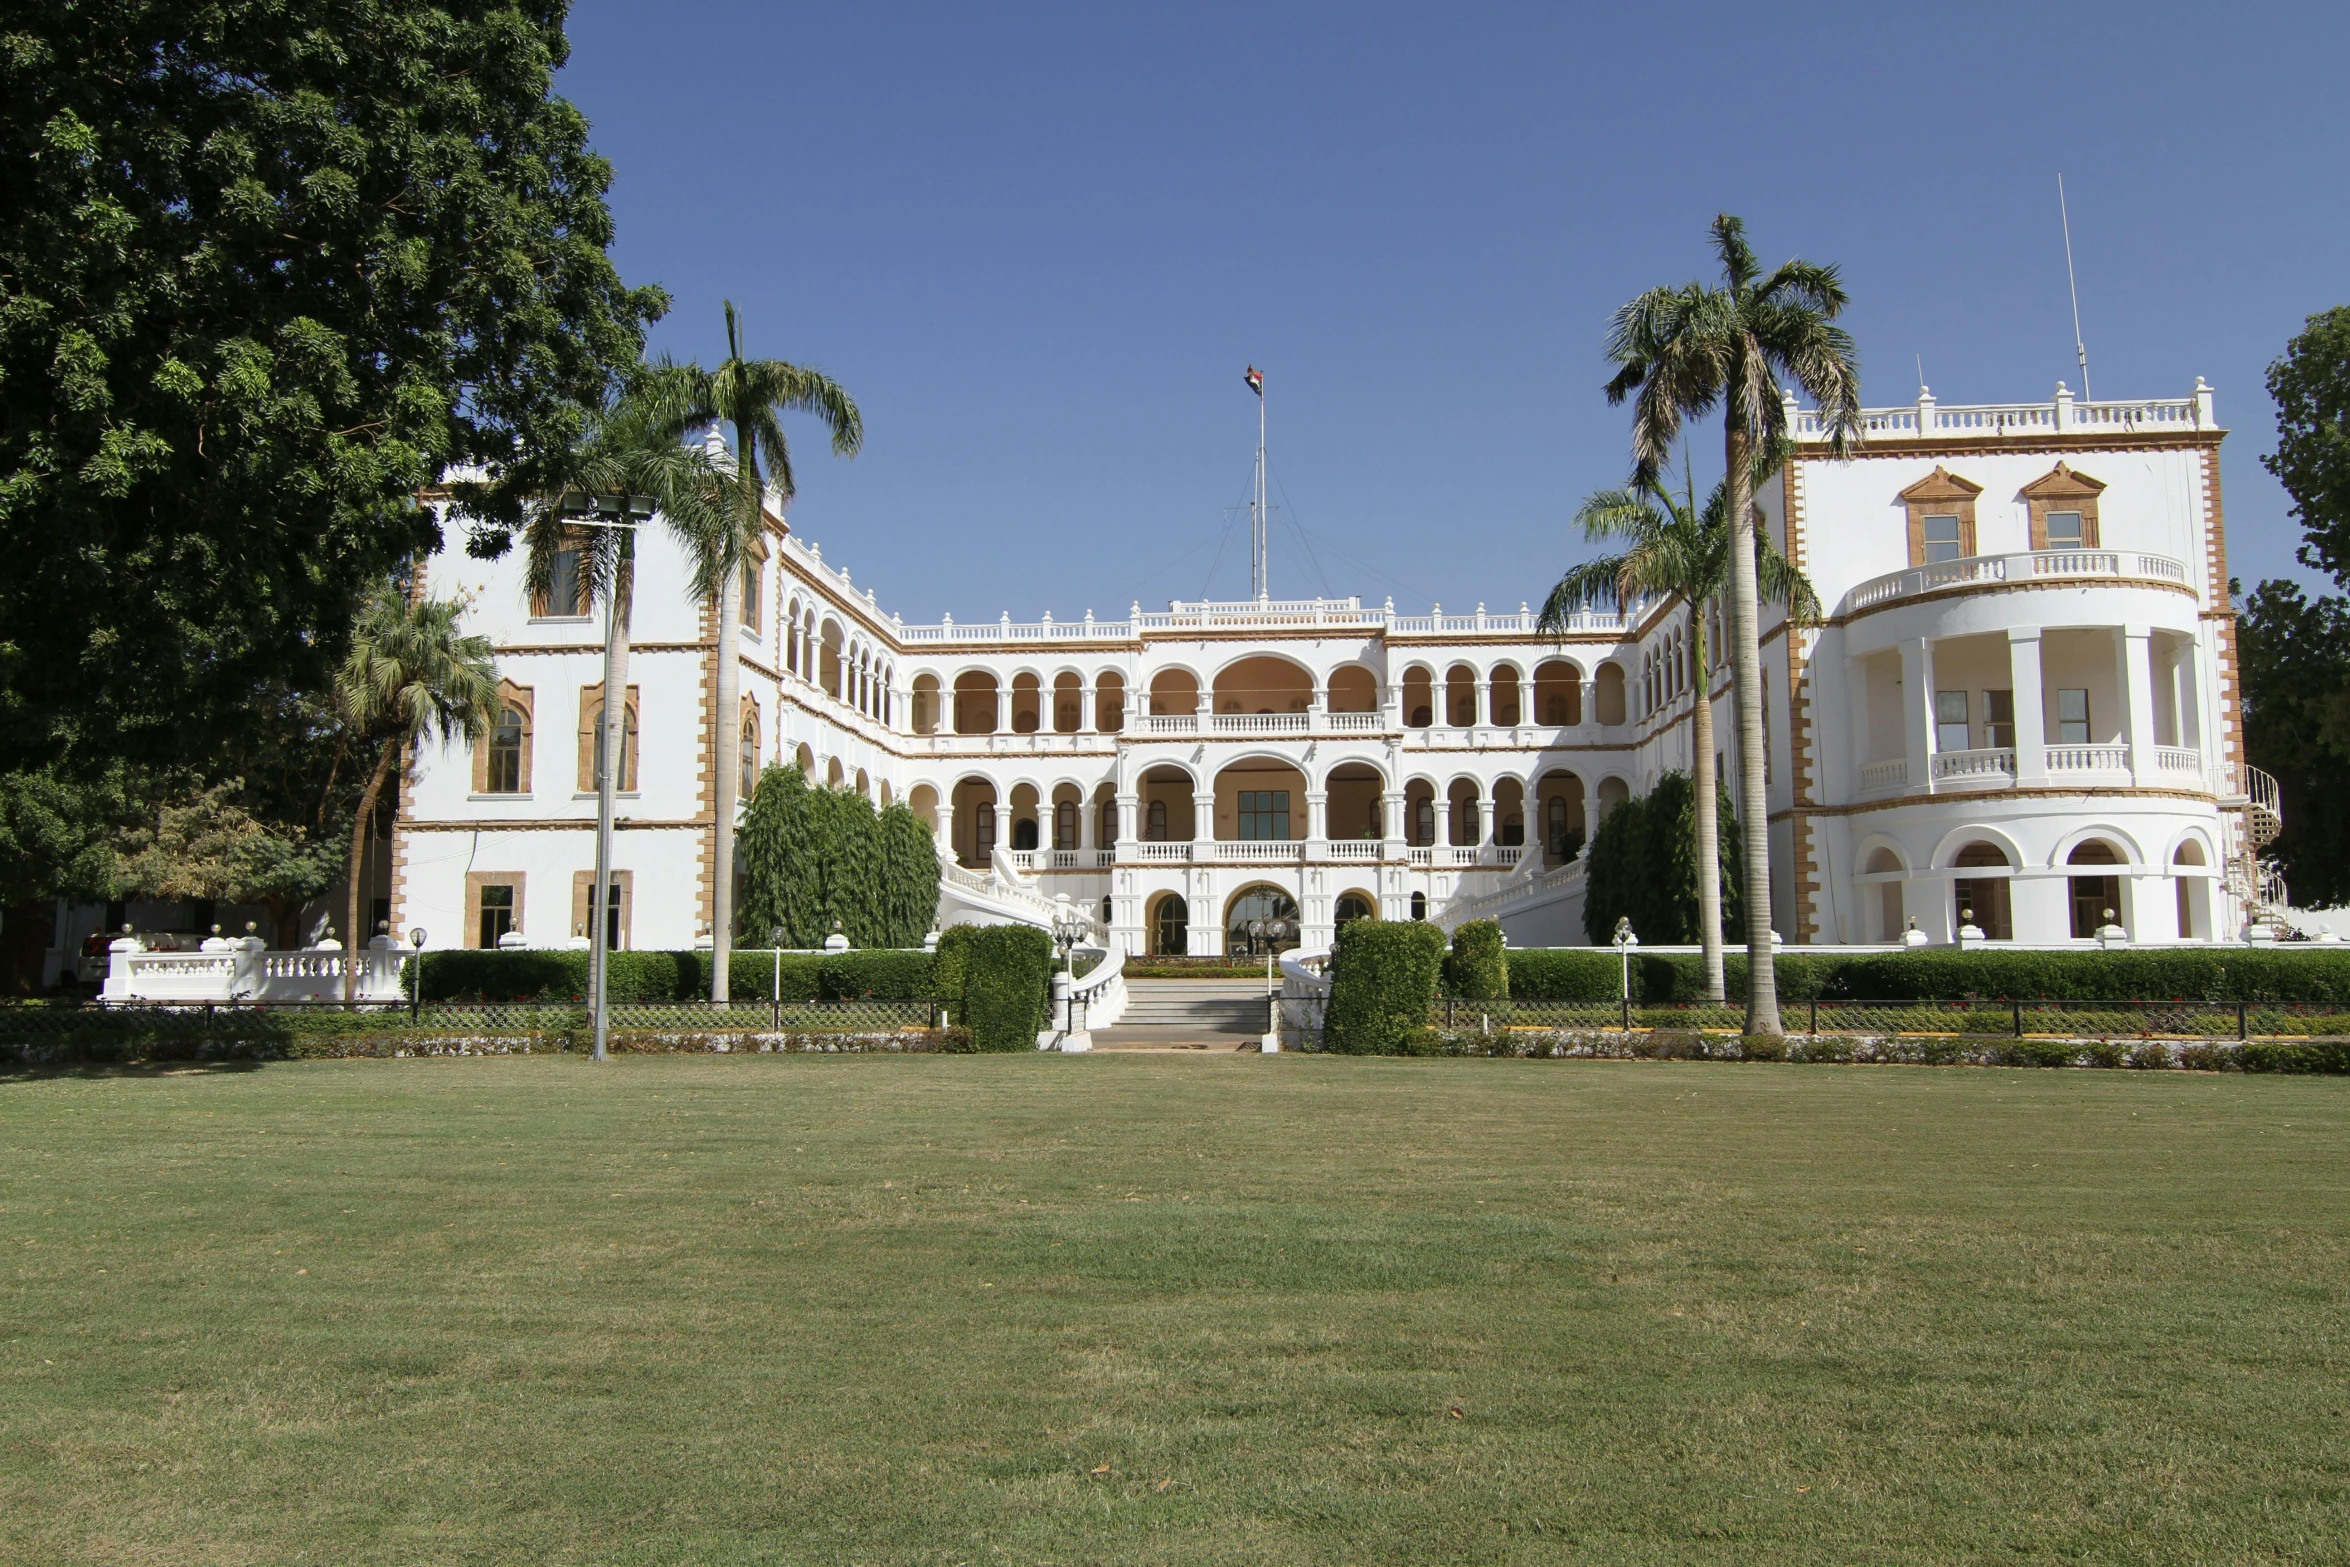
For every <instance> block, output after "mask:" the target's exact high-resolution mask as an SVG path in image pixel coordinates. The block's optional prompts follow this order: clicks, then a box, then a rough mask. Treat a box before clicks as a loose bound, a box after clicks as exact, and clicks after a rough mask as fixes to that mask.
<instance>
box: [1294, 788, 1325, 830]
mask: <svg viewBox="0 0 2350 1567" xmlns="http://www.w3.org/2000/svg"><path fill="white" fill-rule="evenodd" d="M1329 805H1330V791H1328V790H1327V789H1308V790H1307V791H1306V820H1305V829H1306V830H1305V831H1304V832H1302V833H1300V834H1299V835H1298V836H1300V837H1302V838H1305V839H1307V840H1309V841H1311V842H1314V843H1320V842H1322V841H1323V840H1324V839H1326V838H1328V837H1329V836H1330V815H1329Z"/></svg>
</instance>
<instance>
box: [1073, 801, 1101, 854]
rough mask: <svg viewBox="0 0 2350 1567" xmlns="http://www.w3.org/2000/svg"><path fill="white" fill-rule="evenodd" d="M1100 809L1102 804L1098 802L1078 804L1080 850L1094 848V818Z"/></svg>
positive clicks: (1078, 845) (1081, 802) (1078, 840)
mask: <svg viewBox="0 0 2350 1567" xmlns="http://www.w3.org/2000/svg"><path fill="white" fill-rule="evenodd" d="M1100 809H1101V802H1100V801H1098V800H1079V801H1078V802H1077V847H1078V848H1080V849H1090V848H1092V847H1093V818H1094V813H1095V812H1096V811H1099V810H1100Z"/></svg>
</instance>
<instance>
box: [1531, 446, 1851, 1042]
mask: <svg viewBox="0 0 2350 1567" xmlns="http://www.w3.org/2000/svg"><path fill="white" fill-rule="evenodd" d="M1783 457H1784V453H1783V451H1782V450H1781V449H1780V448H1778V447H1775V446H1774V447H1765V448H1763V449H1761V450H1760V451H1758V452H1757V453H1756V454H1755V470H1756V471H1755V475H1754V482H1755V483H1757V484H1760V483H1761V482H1762V481H1763V480H1764V479H1766V478H1768V477H1769V476H1770V475H1771V474H1772V473H1773V472H1775V471H1776V470H1777V468H1778V465H1779V463H1780V461H1781V460H1782V459H1783ZM1729 504H1730V501H1729V486H1728V484H1727V483H1724V484H1717V485H1716V486H1714V491H1713V494H1711V495H1710V496H1708V497H1707V498H1706V503H1705V509H1704V510H1703V511H1702V512H1700V511H1699V510H1698V509H1697V504H1696V493H1695V490H1694V487H1693V486H1691V485H1690V484H1688V483H1687V482H1686V479H1685V480H1684V483H1683V489H1682V495H1681V497H1680V498H1679V499H1677V500H1676V499H1675V498H1674V497H1673V496H1672V494H1671V493H1670V492H1668V491H1666V490H1664V489H1662V488H1659V487H1651V488H1649V489H1646V490H1640V489H1625V490H1602V491H1600V492H1598V493H1597V494H1595V495H1593V496H1592V497H1591V498H1590V499H1589V500H1586V501H1585V502H1584V503H1583V506H1582V509H1581V510H1580V511H1578V512H1577V513H1576V514H1575V520H1576V522H1577V523H1579V524H1580V525H1581V526H1582V529H1583V536H1584V537H1585V538H1587V539H1591V540H1594V541H1598V540H1603V539H1604V540H1617V539H1620V540H1622V541H1624V546H1625V547H1624V548H1623V549H1622V550H1620V551H1618V552H1617V553H1615V554H1613V555H1603V556H1601V557H1600V558H1599V559H1597V560H1593V561H1587V562H1585V563H1584V564H1582V565H1580V566H1577V567H1575V568H1574V569H1573V570H1572V571H1569V572H1568V573H1567V574H1566V575H1565V576H1563V577H1561V578H1560V579H1559V581H1558V585H1557V586H1556V587H1554V588H1552V589H1551V590H1550V596H1549V597H1548V598H1546V599H1544V600H1543V604H1542V617H1541V621H1540V625H1541V629H1542V630H1544V631H1546V632H1549V633H1551V634H1553V635H1557V634H1560V633H1563V632H1564V631H1565V630H1566V628H1567V623H1568V619H1569V617H1570V616H1572V615H1573V614H1574V612H1575V611H1576V610H1578V609H1582V608H1585V607H1586V606H1589V605H1591V604H1596V603H1600V602H1602V601H1607V602H1613V603H1617V604H1631V603H1633V602H1635V601H1636V600H1639V599H1642V598H1649V597H1658V598H1678V599H1680V600H1681V602H1682V605H1683V606H1684V609H1685V612H1686V613H1687V615H1688V619H1689V671H1690V677H1691V680H1692V682H1693V684H1694V686H1695V689H1696V692H1697V699H1696V700H1695V701H1693V702H1692V703H1691V704H1690V722H1691V724H1692V725H1693V726H1694V727H1695V730H1696V733H1695V737H1694V750H1695V752H1696V779H1695V789H1694V798H1695V800H1696V809H1695V812H1694V815H1693V818H1692V821H1691V824H1690V827H1691V832H1692V835H1693V841H1694V843H1695V845H1696V856H1697V874H1696V882H1697V901H1698V915H1697V921H1696V925H1697V932H1698V940H1699V942H1700V943H1701V944H1702V946H1703V947H1704V952H1705V986H1706V990H1705V993H1706V997H1707V999H1708V1000H1712V1001H1719V1000H1720V999H1722V886H1723V870H1722V865H1721V863H1720V856H1719V852H1718V849H1717V847H1716V846H1717V844H1718V843H1719V841H1720V831H1721V829H1720V827H1719V825H1718V823H1717V822H1716V821H1715V816H1714V813H1715V809H1716V804H1717V800H1718V798H1719V786H1718V784H1717V781H1716V780H1715V778H1714V712H1713V659H1712V656H1711V649H1710V647H1709V646H1708V638H1707V635H1706V623H1707V617H1706V613H1705V611H1706V607H1707V605H1708V604H1710V603H1712V602H1713V601H1714V600H1715V599H1717V598H1718V597H1719V596H1720V595H1721V594H1722V592H1723V591H1724V589H1725V588H1727V586H1728V585H1729V575H1730V542H1731V538H1732V529H1731V528H1730V526H1729V522H1728V509H1729ZM1750 531H1751V534H1752V537H1753V540H1754V549H1755V555H1756V558H1755V574H1756V579H1757V583H1758V587H1759V592H1760V594H1761V596H1762V597H1763V598H1766V599H1768V600H1769V601H1771V602H1772V603H1775V604H1784V605H1786V606H1788V608H1789V610H1790V612H1791V613H1792V614H1793V615H1794V617H1795V618H1796V619H1797V620H1816V619H1817V618H1818V617H1819V611H1820V605H1819V597H1818V595H1817V594H1815V593H1814V592H1813V591H1812V587H1811V583H1810V582H1809V581H1808V580H1806V578H1805V577H1804V575H1803V573H1802V572H1800V571H1797V570H1796V569H1795V567H1794V565H1793V564H1792V563H1790V562H1789V561H1788V559H1787V557H1786V556H1785V555H1783V554H1782V553H1780V550H1779V547H1778V545H1777V544H1775V543H1773V542H1772V540H1771V536H1770V535H1769V534H1768V533H1765V532H1763V531H1762V530H1761V529H1753V530H1750ZM1633 927H1634V929H1639V928H1641V927H1640V925H1639V922H1638V921H1634V922H1633ZM1613 928H1614V922H1613V916H1611V917H1610V922H1609V929H1610V930H1611V931H1612V930H1613Z"/></svg>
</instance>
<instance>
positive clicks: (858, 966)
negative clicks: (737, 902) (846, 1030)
mask: <svg viewBox="0 0 2350 1567" xmlns="http://www.w3.org/2000/svg"><path fill="white" fill-rule="evenodd" d="M588 957H589V954H587V953H585V952H575V951H570V950H562V951H554V952H541V951H530V950H521V951H502V952H427V953H425V954H424V999H425V1000H427V1001H460V1000H481V1001H529V1000H534V999H537V1000H547V1001H569V1000H571V999H572V998H574V997H583V998H584V997H585V996H586V995H587V985H588ZM611 961H612V999H613V1000H614V1001H705V1000H707V999H709V995H710V954H709V953H707V952H698V951H697V952H615V953H613V954H612V955H611ZM415 963H416V960H415V959H414V958H411V959H409V960H408V964H407V966H406V968H405V969H404V971H403V974H402V982H403V985H405V984H406V983H407V982H408V981H410V980H411V979H412V978H413V976H414V968H415ZM931 966H932V964H931V955H930V954H929V953H927V952H924V951H921V950H920V949H918V948H917V949H909V950H897V949H886V948H885V949H879V950H873V951H864V952H826V953H816V952H785V953H781V954H778V953H774V952H770V951H765V950H746V949H740V948H738V949H737V950H736V951H735V953H734V955H733V959H732V961H731V962H730V963H729V964H728V966H727V983H726V991H727V995H728V996H729V997H731V998H732V999H734V1000H736V1001H765V1000H767V999H768V998H769V997H770V996H772V995H774V994H776V992H777V990H778V988H780V990H781V993H782V996H783V999H784V1000H786V1001H855V1000H861V999H864V998H867V997H871V998H874V999H877V1000H883V1001H927V1000H930V999H931V992H932V984H931Z"/></svg>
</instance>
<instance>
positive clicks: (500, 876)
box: [464, 871, 527, 951]
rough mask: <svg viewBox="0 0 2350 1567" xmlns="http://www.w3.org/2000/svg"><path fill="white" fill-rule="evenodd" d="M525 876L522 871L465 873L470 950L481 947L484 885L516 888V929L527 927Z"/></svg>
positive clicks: (466, 914) (465, 941) (466, 917)
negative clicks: (524, 915)
mask: <svg viewBox="0 0 2350 1567" xmlns="http://www.w3.org/2000/svg"><path fill="white" fill-rule="evenodd" d="M525 880H526V878H525V876H524V874H523V872H521V871H467V872H466V873H465V931H464V944H465V946H466V948H467V950H469V951H480V950H482V949H481V890H482V888H484V887H511V888H513V889H514V929H516V930H523V929H526V928H527V927H526V926H524V924H523V923H522V916H523V909H522V900H523V893H524V887H525Z"/></svg>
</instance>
